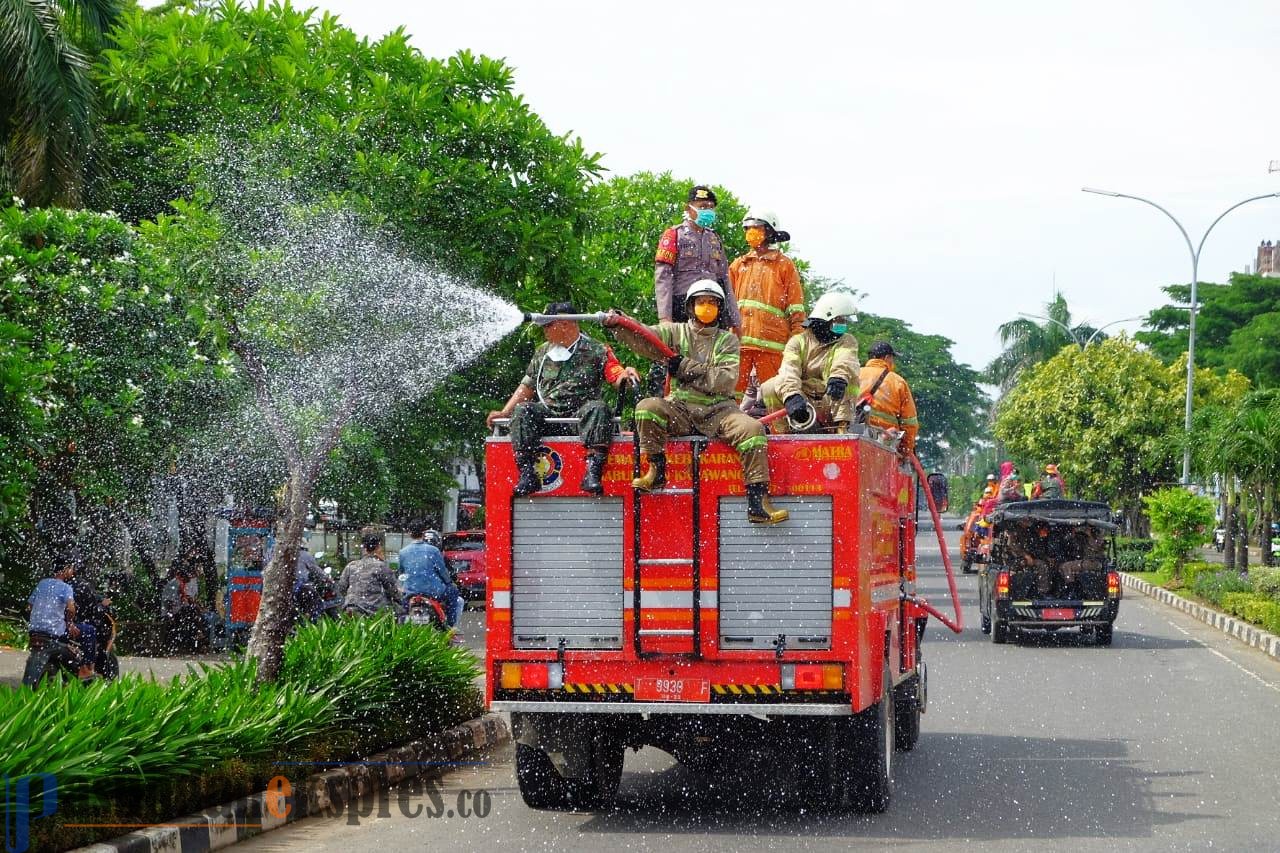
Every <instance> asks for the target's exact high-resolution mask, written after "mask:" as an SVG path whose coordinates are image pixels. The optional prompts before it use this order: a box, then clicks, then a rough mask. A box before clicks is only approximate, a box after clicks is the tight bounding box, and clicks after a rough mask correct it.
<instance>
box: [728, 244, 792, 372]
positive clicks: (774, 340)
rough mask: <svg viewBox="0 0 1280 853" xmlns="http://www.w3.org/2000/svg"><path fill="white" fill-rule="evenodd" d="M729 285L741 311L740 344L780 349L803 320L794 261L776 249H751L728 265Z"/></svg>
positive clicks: (746, 347)
mask: <svg viewBox="0 0 1280 853" xmlns="http://www.w3.org/2000/svg"><path fill="white" fill-rule="evenodd" d="M729 286H730V287H732V288H733V293H734V296H736V297H737V300H738V311H739V312H740V313H741V314H742V348H743V349H750V348H752V347H754V348H756V349H766V350H773V351H774V352H779V353H780V352H782V351H783V350H784V349H785V348H786V346H787V339H788V338H790V337H791V336H792V335H796V334H799V333H800V331H801V328H800V324H801V323H803V322H804V316H805V315H804V292H803V291H802V290H801V288H800V274H799V273H798V272H796V265H795V263H794V262H793V261H792V260H791V259H790V258H788V257H787V256H786V255H784V254H782V252H779V251H778V250H777V249H767V250H765V251H763V252H755V251H751V252H748V253H747V254H745V255H743V256H742V257H740V258H737V259H735V260H734V262H733V263H731V264H730V265H729Z"/></svg>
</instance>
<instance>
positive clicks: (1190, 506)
mask: <svg viewBox="0 0 1280 853" xmlns="http://www.w3.org/2000/svg"><path fill="white" fill-rule="evenodd" d="M1142 500H1143V503H1144V504H1145V505H1146V508H1147V514H1148V515H1149V516H1150V518H1151V529H1152V530H1153V531H1154V532H1155V534H1156V538H1157V541H1156V547H1155V551H1154V552H1153V554H1154V556H1155V558H1156V560H1158V561H1159V562H1160V563H1161V564H1162V565H1163V566H1166V567H1168V568H1171V569H1172V570H1173V576H1174V577H1175V578H1178V579H1181V577H1182V567H1183V566H1184V565H1185V564H1186V562H1187V558H1188V557H1189V556H1190V555H1191V552H1192V550H1194V549H1195V548H1196V546H1198V545H1203V544H1204V543H1205V542H1207V541H1208V540H1209V531H1211V530H1212V529H1213V501H1211V500H1209V499H1208V498H1206V497H1202V496H1200V495H1193V494H1191V493H1190V492H1188V491H1187V490H1186V489H1184V488H1182V487H1180V486H1173V487H1170V488H1166V489H1160V490H1159V491H1157V492H1155V493H1153V494H1150V495H1146V496H1145V497H1143V499H1142Z"/></svg>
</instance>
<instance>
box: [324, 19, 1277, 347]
mask: <svg viewBox="0 0 1280 853" xmlns="http://www.w3.org/2000/svg"><path fill="white" fill-rule="evenodd" d="M319 4H320V6H321V7H322V8H327V9H330V10H331V11H333V12H335V13H337V14H338V15H339V16H340V18H341V20H342V21H343V22H344V23H345V24H346V25H347V26H350V27H351V28H353V29H355V30H356V31H357V32H359V33H362V34H365V35H370V36H375V37H376V36H379V35H381V34H384V33H386V32H387V31H389V30H391V29H393V28H395V27H396V26H399V25H402V24H403V25H404V26H405V27H406V29H407V30H408V32H409V33H410V34H411V36H412V40H413V43H414V44H415V45H416V46H417V47H418V48H419V49H421V50H422V51H423V52H424V53H425V54H427V55H430V56H444V55H447V54H450V53H453V52H455V51H457V50H460V49H463V48H469V49H471V50H473V51H477V52H481V53H484V54H487V55H490V56H498V57H504V58H505V59H506V60H507V61H508V62H509V63H510V64H511V65H513V66H514V67H515V70H516V84H517V88H518V89H519V91H520V92H521V93H523V94H524V95H525V97H526V99H527V100H528V102H529V103H530V104H531V105H532V106H533V108H534V109H535V110H537V112H538V113H539V114H540V115H541V116H542V117H543V119H544V120H546V122H547V123H548V124H549V125H550V126H551V127H552V128H553V129H555V130H557V131H561V132H563V131H572V132H573V133H575V134H577V135H580V136H581V137H582V139H583V140H584V142H585V144H586V145H587V146H588V147H589V148H591V149H593V150H597V151H601V152H603V153H604V155H605V157H604V163H605V165H606V166H607V167H608V168H609V169H610V170H612V172H614V173H618V174H627V173H630V172H634V171H638V170H653V171H664V170H668V169H669V170H671V171H672V172H673V173H675V174H676V175H684V176H689V177H692V178H696V179H697V180H698V181H703V182H708V183H720V184H724V185H725V186H728V187H730V188H731V189H732V190H733V191H734V192H735V193H737V194H738V195H739V196H741V197H742V198H743V199H744V200H745V201H746V202H747V203H748V204H749V205H758V206H761V207H766V208H772V209H774V210H776V211H777V213H778V215H779V217H780V218H781V220H782V224H783V227H785V228H787V229H788V230H790V231H791V233H792V235H793V242H792V246H793V248H794V251H795V252H796V254H798V255H801V256H803V257H805V258H807V259H808V260H809V261H810V262H811V263H812V265H813V269H814V271H815V272H817V273H819V274H822V275H826V276H831V277H835V278H841V279H844V280H845V281H846V282H847V283H848V284H849V285H851V286H853V287H856V288H857V289H858V290H860V291H862V292H863V293H864V294H865V297H864V300H863V305H864V307H865V308H866V310H869V311H873V312H876V313H882V314H890V315H894V316H897V317H901V318H903V319H905V320H907V321H908V322H910V323H911V324H912V325H913V326H914V327H915V328H916V329H917V330H919V331H922V332H927V333H938V334H943V335H946V336H948V337H950V338H952V339H954V340H955V341H956V346H955V348H954V351H955V353H956V355H957V357H958V358H959V359H960V360H962V361H966V362H968V363H970V364H972V365H974V366H978V367H981V366H982V365H984V364H985V363H986V362H987V361H988V360H990V359H991V358H992V357H993V356H994V355H995V354H996V353H997V352H998V351H999V341H998V338H997V335H996V326H997V325H999V323H1001V322H1003V321H1004V320H1007V319H1009V318H1012V317H1014V316H1016V315H1017V314H1018V313H1019V312H1029V313H1042V307H1043V304H1044V303H1045V302H1046V301H1047V300H1048V299H1049V297H1050V295H1051V291H1052V287H1053V283H1054V281H1055V279H1056V282H1057V286H1058V288H1060V289H1061V290H1062V291H1063V293H1065V294H1066V296H1067V299H1068V301H1069V303H1070V305H1071V307H1072V309H1073V311H1074V313H1075V315H1076V317H1077V319H1079V320H1088V321H1092V322H1093V323H1095V324H1101V323H1109V322H1111V321H1113V320H1120V319H1123V318H1127V317H1133V316H1135V315H1140V314H1145V312H1147V311H1148V310H1150V309H1151V308H1152V307H1154V306H1156V305H1158V304H1161V303H1162V302H1163V301H1164V299H1163V294H1162V293H1161V292H1160V287H1161V286H1163V285H1165V284H1168V283H1171V282H1174V281H1178V282H1186V281H1189V280H1190V256H1189V252H1188V251H1187V249H1186V246H1185V244H1184V243H1183V242H1182V238H1181V237H1180V235H1179V234H1178V232H1177V230H1176V229H1175V228H1174V226H1173V224H1172V223H1171V222H1169V221H1168V220H1167V219H1165V218H1164V217H1163V216H1162V215H1161V214H1160V213H1159V212H1158V211H1156V210H1154V209H1152V208H1149V207H1147V206H1145V205H1142V204H1139V203H1137V202H1134V201H1127V200H1122V199H1113V198H1104V197H1101V196H1093V195H1086V194H1084V193H1082V192H1080V188H1081V187H1082V186H1095V187H1103V188H1107V189H1114V190H1118V191H1124V192H1128V193H1132V194H1135V195H1143V196H1147V197H1150V198H1153V199H1154V200H1156V201H1158V202H1159V203H1161V204H1162V205H1164V206H1165V207H1167V208H1169V209H1170V211H1171V212H1173V213H1174V215H1175V216H1178V217H1179V218H1180V219H1182V221H1183V224H1184V225H1185V226H1186V227H1187V229H1188V230H1189V231H1190V232H1192V236H1193V240H1194V241H1196V242H1198V241H1199V238H1200V235H1201V234H1202V233H1203V231H1204V229H1205V228H1206V227H1208V225H1209V223H1210V222H1211V221H1212V220H1213V218H1214V217H1216V216H1217V215H1218V214H1219V213H1220V212H1222V211H1223V210H1224V209H1226V208H1227V207H1229V206H1230V205H1231V204H1233V203H1235V202H1237V201H1239V200H1241V199H1244V198H1247V197H1248V196H1251V195H1258V194H1261V193H1267V192H1275V191H1280V173H1276V174H1268V164H1269V162H1270V161H1271V160H1273V159H1276V160H1280V133H1277V130H1280V74H1278V73H1277V72H1278V71H1280V15H1277V14H1276V11H1277V7H1276V5H1275V3H1274V2H1269V3H1268V2H1245V0H1238V1H1237V2H1232V0H1217V2H1212V3H1210V2H1204V0H1202V2H1158V3H1157V2H1143V3H1139V2H1122V3H1117V2H1114V0H1110V2H1092V0H1089V2H1081V1H1080V0H1073V2H1069V3H1068V2H1060V3H1056V4H1050V3H1044V2H1032V3H1028V2H1025V0H1022V2H982V0H977V2H969V3H953V2H948V3H942V2H938V3H923V2H913V3H888V2H885V3H876V4H870V3H862V2H859V3H845V4H832V3H812V4H807V3H794V2H793V3H788V4H782V3H777V2H774V3H756V2H745V1H741V2H735V3H716V2H667V3H640V2H632V3H625V2H623V3H611V2H610V3H599V2H595V3H555V2H543V3H531V2H527V0H526V2H520V3H510V2H494V0H487V1H486V2H452V3H419V2H387V0H359V2H357V0H319ZM657 237H658V235H656V234H655V235H654V240H655V242H656V240H657ZM1278 238H1280V199H1275V200H1265V201H1260V202H1256V203H1254V204H1252V205H1249V206H1247V207H1244V208H1242V209H1240V210H1238V211H1236V212H1234V213H1232V214H1231V215H1230V216H1229V217H1228V218H1227V219H1225V220H1223V223H1222V224H1221V225H1220V226H1218V228H1216V229H1215V231H1214V233H1213V236H1212V237H1211V238H1210V239H1209V241H1208V243H1207V244H1206V248H1205V251H1204V256H1203V259H1202V261H1203V262H1202V264H1201V279H1202V280H1207V281H1223V280H1225V278H1226V276H1227V274H1228V273H1229V272H1230V271H1232V270H1240V269H1243V267H1244V266H1245V265H1246V264H1252V263H1253V262H1254V254H1255V249H1256V247H1257V245H1258V243H1259V242H1260V241H1261V240H1263V239H1272V240H1276V239H1278ZM592 307H593V308H594V307H602V306H592ZM1136 325H1138V324H1136V323H1128V324H1121V325H1120V326H1118V327H1116V328H1123V327H1128V328H1134V327H1135V326H1136Z"/></svg>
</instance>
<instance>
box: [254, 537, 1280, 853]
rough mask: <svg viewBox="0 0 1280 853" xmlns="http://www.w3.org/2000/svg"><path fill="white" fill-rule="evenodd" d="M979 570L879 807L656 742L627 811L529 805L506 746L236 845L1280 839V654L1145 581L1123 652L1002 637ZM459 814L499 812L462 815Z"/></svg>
mask: <svg viewBox="0 0 1280 853" xmlns="http://www.w3.org/2000/svg"><path fill="white" fill-rule="evenodd" d="M957 535H958V534H956V533H955V532H954V531H948V538H949V539H951V540H953V541H954V540H955V539H956V538H957ZM931 536H932V532H931V531H928V532H927V533H925V534H922V535H921V537H920V539H919V542H918V548H919V555H920V563H921V570H922V571H921V576H922V579H923V582H922V586H923V588H924V590H925V591H926V592H927V593H928V594H929V595H930V597H931V598H932V599H933V600H935V601H937V602H942V601H944V600H945V598H946V594H945V590H946V585H945V579H944V577H943V575H942V570H941V558H940V556H939V552H938V548H937V544H936V541H933V542H932V547H930V541H931V540H930V539H928V538H926V537H931ZM975 582H976V578H975V577H974V576H961V578H960V587H961V594H962V602H963V605H964V608H965V610H964V615H965V621H966V627H965V631H964V633H963V634H962V635H960V636H954V635H952V634H950V632H948V631H946V629H944V628H941V627H940V626H937V625H932V624H931V626H930V628H929V631H928V635H927V639H926V646H925V648H926V655H927V660H928V661H929V672H930V690H929V693H930V705H929V711H928V713H927V714H926V715H925V717H924V723H923V732H922V735H921V738H920V742H919V744H918V745H917V747H916V749H915V751H914V752H911V753H898V754H897V756H896V758H897V761H898V763H897V778H896V789H895V793H894V799H893V802H892V804H891V805H890V808H889V811H888V812H887V813H885V814H883V815H878V816H873V817H864V816H858V815H824V814H810V813H806V812H804V811H803V810H802V809H801V807H800V806H799V805H797V804H795V803H794V802H791V801H790V800H789V798H788V796H787V793H788V792H787V791H786V790H783V789H782V787H781V786H779V785H778V784H776V783H772V784H771V782H770V780H769V778H768V774H767V773H765V774H761V773H759V770H758V769H757V770H756V772H755V773H753V774H750V775H747V776H745V777H744V776H742V775H733V774H729V773H718V774H713V775H699V774H696V773H692V772H689V771H686V770H684V769H683V768H681V767H679V766H678V765H677V764H675V762H674V761H673V760H672V759H671V758H670V757H669V756H668V755H666V754H665V753H663V752H660V751H658V750H654V749H645V750H642V751H640V752H639V753H628V755H627V759H626V769H625V773H624V776H623V781H622V787H621V791H620V798H619V803H618V805H617V807H616V808H615V809H614V810H613V811H611V812H608V813H602V814H561V813H554V812H539V811H533V810H531V809H528V808H526V807H525V806H524V804H523V803H522V802H521V801H520V796H519V793H518V792H517V791H516V789H515V782H514V776H513V769H512V755H511V751H510V749H509V748H508V749H507V750H505V751H503V752H501V753H499V754H496V755H493V756H491V757H490V759H489V760H488V761H487V762H486V763H484V764H482V765H480V766H472V767H466V768H462V769H460V770H457V771H455V772H454V773H452V774H450V776H449V777H447V779H446V780H445V781H444V782H443V783H438V785H437V787H436V788H435V789H433V790H432V793H433V794H435V795H436V796H437V797H438V799H433V798H432V797H429V796H410V797H409V799H408V800H407V805H408V807H409V809H408V810H409V811H410V812H411V811H412V810H413V809H414V808H415V807H417V806H418V805H423V806H424V807H425V808H424V811H423V813H422V814H421V815H419V816H418V817H416V818H408V817H405V816H403V815H402V814H401V809H400V806H399V803H398V802H397V801H396V800H395V799H394V797H393V798H392V799H391V800H390V802H389V803H388V809H387V816H385V817H379V816H378V815H377V810H376V809H375V810H374V811H373V813H372V814H370V815H369V816H368V817H365V818H362V819H360V820H359V822H358V823H356V824H353V823H352V822H351V820H350V819H349V818H347V817H340V818H334V819H308V820H304V821H301V822H299V823H297V824H294V825H292V826H290V827H287V828H284V829H282V830H278V831H276V832H272V833H268V834H267V835H264V836H261V837H259V838H257V839H254V840H252V841H249V842H246V843H244V844H242V845H240V846H241V847H243V848H245V849H246V850H256V851H340V853H350V851H353V850H375V849H395V850H449V851H455V850H494V849H498V850H528V849H547V850H550V849H555V850H586V851H592V853H599V851H602V850H616V851H622V850H628V851H630V850H649V849H662V850H686V849H688V850H716V851H736V850H742V849H770V850H772V849H788V850H790V849H801V850H809V849H817V850H828V849H830V850H834V849H844V848H847V847H849V846H859V847H867V848H871V849H889V848H892V849H901V850H938V851H942V850H947V851H951V850H954V849H955V848H956V847H957V846H958V845H961V846H965V847H971V848H974V849H982V850H1010V851H1012V850H1027V849H1036V850H1071V851H1083V850H1161V851H1163V850H1188V849H1190V850H1203V849H1206V848H1210V847H1212V848H1216V849H1224V850H1276V849H1280V785H1278V784H1277V782H1278V780H1277V772H1276V769H1277V763H1278V762H1277V759H1280V746H1277V742H1278V739H1280V731H1278V728H1280V727H1277V720H1280V665H1277V664H1275V663H1274V662H1272V661H1271V660H1270V659H1269V658H1266V657H1265V656H1263V655H1262V654H1261V653H1258V652H1256V651H1254V650H1252V649H1249V648H1247V647H1245V646H1243V645H1241V644H1239V643H1236V642H1235V641H1233V640H1229V639H1227V638H1225V637H1224V636H1223V635H1222V634H1220V633H1218V632H1216V631H1212V630H1210V629H1209V628H1208V627H1207V626H1204V625H1202V624H1201V623H1199V622H1196V621H1193V620H1191V619H1189V618H1187V617H1185V616H1183V615H1182V614H1180V613H1176V612H1174V611H1171V610H1169V609H1167V608H1165V607H1163V606H1162V605H1160V604H1158V603H1156V602H1153V601H1151V600H1150V599H1147V598H1145V597H1143V596H1139V595H1137V594H1132V595H1131V596H1130V597H1128V598H1126V599H1125V601H1124V602H1123V604H1122V605H1121V608H1120V618H1119V621H1118V622H1117V624H1116V631H1115V639H1114V645H1113V646H1112V647H1111V648H1109V649H1103V648H1094V647H1092V646H1090V645H1087V644H1085V643H1082V642H1080V640H1079V639H1078V635H1076V634H1075V633H1074V632H1059V634H1056V635H1053V636H1051V637H1050V636H1045V637H1042V638H1041V639H1033V640H1029V641H1023V642H1019V643H1017V644H1010V645H1006V646H996V645H993V644H992V643H991V642H990V640H989V638H987V637H984V636H983V635H982V634H981V633H979V631H978V628H977V621H978V620H977V590H976V586H975ZM478 615H479V614H474V615H473V614H468V616H469V617H470V618H469V619H468V621H469V622H470V621H471V619H474V617H475V616H478ZM472 624H474V623H472ZM476 633H477V632H476V631H475V630H474V629H473V630H472V631H471V632H470V634H471V636H469V637H468V640H472V637H473V636H475V635H476ZM469 644H470V643H469ZM481 792H483V793H481ZM486 806H487V808H486ZM463 809H466V810H468V811H475V810H482V811H484V812H485V815H484V816H483V817H482V816H477V815H474V814H473V815H472V816H469V817H462V816H460V814H459V812H460V811H461V810H463ZM435 813H439V814H440V816H439V817H429V816H427V815H429V814H435ZM450 815H452V816H450Z"/></svg>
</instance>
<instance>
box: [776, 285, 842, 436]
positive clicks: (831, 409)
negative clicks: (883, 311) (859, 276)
mask: <svg viewBox="0 0 1280 853" xmlns="http://www.w3.org/2000/svg"><path fill="white" fill-rule="evenodd" d="M856 310H857V307H856V305H855V304H854V301H853V297H852V296H850V295H849V294H847V293H841V292H839V291H831V292H830V293H824V294H823V295H822V296H820V297H819V298H818V301H817V302H816V303H815V304H814V306H813V313H812V314H810V315H809V319H807V320H805V321H804V322H803V323H802V324H801V325H802V326H804V331H802V332H801V333H800V334H798V335H794V336H793V337H792V338H791V339H790V340H788V341H787V345H786V349H785V350H784V351H783V353H782V366H781V367H780V368H779V369H778V375H777V376H774V377H773V378H772V379H769V380H768V381H767V382H765V383H764V384H763V385H762V386H761V387H760V394H761V396H763V397H764V401H765V406H766V408H768V409H769V410H770V411H774V410H777V409H778V408H779V407H781V406H786V408H787V416H788V418H792V419H796V420H800V419H802V417H803V415H804V413H805V410H806V407H808V406H812V407H813V410H814V412H815V414H816V415H817V418H816V419H815V420H814V424H813V425H814V427H815V428H817V427H819V426H821V425H828V426H834V427H835V430H836V432H844V431H845V430H846V429H847V428H848V425H849V422H850V421H851V420H852V419H853V402H854V396H856V394H850V393H848V388H849V383H851V382H852V383H854V384H855V385H856V384H857V382H858V339H857V338H855V337H854V336H853V335H851V334H849V333H848V329H849V320H850V318H851V317H852V316H853V314H854V312H855V311H856ZM854 319H856V318H854ZM773 431H774V432H777V433H785V432H788V431H789V430H788V423H787V421H786V420H777V421H774V422H773Z"/></svg>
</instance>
